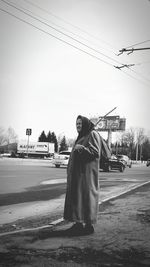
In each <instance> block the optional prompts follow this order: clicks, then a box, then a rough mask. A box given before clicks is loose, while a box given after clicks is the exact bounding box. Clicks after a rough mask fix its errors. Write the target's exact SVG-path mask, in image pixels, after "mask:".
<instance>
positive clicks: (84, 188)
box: [64, 115, 101, 235]
mask: <svg viewBox="0 0 150 267" xmlns="http://www.w3.org/2000/svg"><path fill="white" fill-rule="evenodd" d="M76 128H77V132H78V137H77V139H76V141H75V144H74V146H73V148H72V152H71V155H70V159H69V162H68V166H67V190H66V198H65V205H64V219H65V220H67V221H69V222H74V224H73V226H72V227H71V228H70V229H69V231H70V232H71V233H73V234H79V235H80V234H92V233H93V232H94V227H93V224H95V223H96V221H97V212H98V195H99V181H98V173H99V162H100V154H101V138H100V135H99V133H98V132H97V131H96V130H95V129H94V124H93V123H92V122H91V121H90V120H89V119H88V118H86V117H84V116H81V115H79V116H78V117H77V120H76Z"/></svg>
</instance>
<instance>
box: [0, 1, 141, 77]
mask: <svg viewBox="0 0 150 267" xmlns="http://www.w3.org/2000/svg"><path fill="white" fill-rule="evenodd" d="M1 1H2V0H1ZM0 10H1V11H2V12H5V13H6V14H8V15H10V16H12V17H14V18H16V19H18V20H20V21H21V22H24V23H26V24H28V25H30V26H31V27H33V28H35V29H37V30H39V31H41V32H43V33H45V34H47V35H49V36H51V37H53V38H55V39H57V40H59V41H61V42H63V43H65V44H67V45H69V46H71V47H73V48H75V49H77V50H79V51H81V52H83V53H85V54H87V55H89V56H91V57H93V58H95V59H97V60H99V61H101V62H103V63H105V64H107V65H109V66H112V67H115V66H114V65H112V64H110V63H108V62H106V61H105V60H103V59H101V58H99V57H97V56H95V55H93V54H91V53H89V52H87V51H85V50H83V49H81V48H79V47H77V46H75V45H73V44H71V43H69V42H67V41H65V40H63V39H62V38H59V37H57V36H55V35H53V34H51V33H49V32H47V31H45V30H43V29H41V28H39V27H37V26H35V25H33V24H32V23H30V22H28V21H26V20H24V19H22V18H20V17H18V16H16V15H14V14H12V13H11V12H9V11H7V10H5V9H2V8H0ZM118 69H119V68H118ZM120 70H121V69H120ZM122 72H124V71H122ZM124 73H125V74H126V75H128V76H130V77H131V78H133V79H135V80H137V81H140V82H142V81H141V80H139V79H137V78H135V77H133V76H131V75H129V74H128V73H126V72H124Z"/></svg>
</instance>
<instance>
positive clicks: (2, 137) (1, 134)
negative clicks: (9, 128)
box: [0, 127, 5, 145]
mask: <svg viewBox="0 0 150 267" xmlns="http://www.w3.org/2000/svg"><path fill="white" fill-rule="evenodd" d="M4 140H5V130H4V129H3V128H2V127H0V145H3V143H4Z"/></svg>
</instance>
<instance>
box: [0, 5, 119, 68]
mask: <svg viewBox="0 0 150 267" xmlns="http://www.w3.org/2000/svg"><path fill="white" fill-rule="evenodd" d="M0 1H2V2H4V3H5V4H7V5H9V6H11V7H13V8H15V9H17V10H19V11H20V12H22V13H24V14H25V15H27V16H30V17H31V18H33V19H35V20H37V21H39V22H40V23H42V24H44V25H45V26H47V27H50V28H51V29H53V30H55V31H56V32H58V33H60V34H62V35H64V36H65V37H67V38H70V39H71V40H73V41H75V42H77V43H79V44H80V45H82V46H85V47H86V48H88V49H90V50H92V51H94V52H96V53H98V54H100V55H102V56H104V57H106V58H107V59H109V60H111V61H114V62H116V63H118V64H121V65H124V64H123V63H120V62H119V61H118V60H115V59H113V58H111V57H110V56H107V55H105V54H104V53H102V52H100V51H99V50H97V49H95V48H93V47H90V46H89V45H87V44H85V43H83V42H81V41H79V40H77V39H76V38H74V37H72V36H70V35H68V34H66V33H64V32H63V31H60V30H58V29H57V28H55V27H53V26H51V25H49V24H48V23H46V22H44V21H42V20H40V19H38V18H37V17H35V16H33V15H31V14H29V13H27V12H26V11H24V10H22V9H20V8H18V7H16V6H14V5H13V4H11V3H9V2H7V1H5V0H0Z"/></svg>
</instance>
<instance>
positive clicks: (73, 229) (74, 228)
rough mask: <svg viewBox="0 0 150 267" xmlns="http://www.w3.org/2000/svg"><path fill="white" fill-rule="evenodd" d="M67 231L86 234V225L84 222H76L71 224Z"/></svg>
mask: <svg viewBox="0 0 150 267" xmlns="http://www.w3.org/2000/svg"><path fill="white" fill-rule="evenodd" d="M67 233H68V234H69V235H72V236H75V235H82V234H84V227H83V224H82V223H75V224H73V226H71V227H70V228H69V229H68V230H67Z"/></svg>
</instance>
